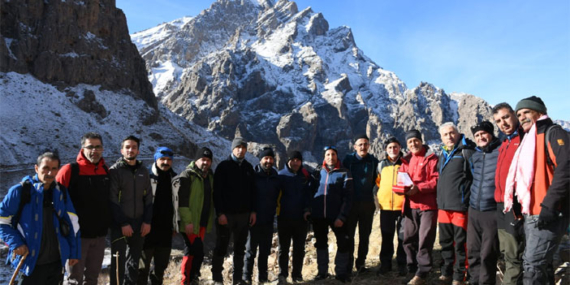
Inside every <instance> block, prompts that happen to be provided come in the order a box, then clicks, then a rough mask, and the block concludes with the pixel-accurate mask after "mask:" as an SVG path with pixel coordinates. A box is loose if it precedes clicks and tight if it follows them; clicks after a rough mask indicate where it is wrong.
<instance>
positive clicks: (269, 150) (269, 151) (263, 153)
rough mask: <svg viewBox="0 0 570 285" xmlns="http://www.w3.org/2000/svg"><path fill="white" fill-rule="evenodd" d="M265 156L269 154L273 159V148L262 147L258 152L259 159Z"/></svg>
mask: <svg viewBox="0 0 570 285" xmlns="http://www.w3.org/2000/svg"><path fill="white" fill-rule="evenodd" d="M266 156H271V157H273V158H274V159H275V153H274V152H273V149H272V148H270V147H264V148H263V149H262V150H261V152H260V153H259V159H262V158H264V157H266Z"/></svg>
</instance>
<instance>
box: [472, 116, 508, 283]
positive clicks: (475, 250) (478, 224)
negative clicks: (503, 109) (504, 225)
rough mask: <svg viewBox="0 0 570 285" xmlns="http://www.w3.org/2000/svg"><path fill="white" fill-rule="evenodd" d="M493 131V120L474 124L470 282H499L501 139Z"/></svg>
mask: <svg viewBox="0 0 570 285" xmlns="http://www.w3.org/2000/svg"><path fill="white" fill-rule="evenodd" d="M493 131H494V128H493V124H491V122H489V121H483V122H481V123H479V124H477V125H475V126H472V127H471V132H472V133H473V137H474V138H475V143H476V144H477V147H476V148H475V153H473V155H472V156H471V160H470V162H471V165H472V172H473V183H472V184H471V197H470V199H469V214H468V217H469V222H468V223H467V257H468V260H469V275H470V276H471V277H470V279H469V284H495V280H496V279H497V259H498V258H499V254H498V252H499V238H498V233H497V219H496V218H495V216H496V211H497V203H496V202H495V169H496V168H497V158H498V157H499V146H500V144H501V141H500V140H499V139H497V138H496V137H495V134H494V133H493Z"/></svg>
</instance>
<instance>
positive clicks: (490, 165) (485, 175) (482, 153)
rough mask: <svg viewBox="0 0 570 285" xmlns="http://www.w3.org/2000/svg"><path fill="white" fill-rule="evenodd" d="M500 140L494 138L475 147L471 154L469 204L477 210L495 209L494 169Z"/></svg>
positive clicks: (495, 168)
mask: <svg viewBox="0 0 570 285" xmlns="http://www.w3.org/2000/svg"><path fill="white" fill-rule="evenodd" d="M500 145H501V141H500V140H499V139H494V140H493V141H491V142H490V143H489V144H488V145H487V146H486V147H484V148H482V149H481V148H479V147H477V148H475V153H473V155H472V156H471V159H470V162H471V171H472V173H473V183H472V184H471V198H470V199H469V206H471V208H473V209H475V210H477V211H482V212H484V211H496V210H497V202H495V170H497V159H498V158H499V146H500Z"/></svg>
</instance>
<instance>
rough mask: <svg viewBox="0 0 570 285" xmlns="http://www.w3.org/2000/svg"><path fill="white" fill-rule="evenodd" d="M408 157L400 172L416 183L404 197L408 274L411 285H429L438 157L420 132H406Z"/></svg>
mask: <svg viewBox="0 0 570 285" xmlns="http://www.w3.org/2000/svg"><path fill="white" fill-rule="evenodd" d="M406 144H407V146H408V150H409V153H407V154H406V155H405V156H404V157H402V166H401V167H400V169H399V170H398V172H404V173H407V174H408V176H409V177H410V179H411V180H412V182H413V185H412V186H411V187H409V188H408V189H407V190H406V192H405V193H404V195H405V196H406V200H405V201H404V209H403V212H404V250H405V251H406V257H407V267H408V273H409V274H414V277H413V278H412V279H411V280H410V281H409V282H408V283H407V284H408V285H423V284H426V278H427V276H428V274H429V273H430V271H431V268H432V266H433V265H432V250H433V243H434V242H435V235H436V229H437V203H436V189H437V178H438V172H437V161H438V158H437V155H436V154H435V153H434V152H433V151H432V150H431V149H430V148H429V147H428V146H427V145H424V144H423V140H422V134H421V133H420V132H419V131H418V130H409V131H408V132H406Z"/></svg>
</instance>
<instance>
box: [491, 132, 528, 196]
mask: <svg viewBox="0 0 570 285" xmlns="http://www.w3.org/2000/svg"><path fill="white" fill-rule="evenodd" d="M519 134H521V135H519ZM522 134H523V132H522V130H520V129H519V130H518V131H517V132H516V133H514V134H511V135H510V136H507V138H505V139H504V140H503V143H502V144H501V147H500V148H499V158H498V159H497V170H496V171H495V201H496V202H497V203H504V200H505V184H506V183H507V175H509V168H510V167H511V162H512V161H513V156H515V152H516V151H517V148H519V144H520V142H521V137H522Z"/></svg>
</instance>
